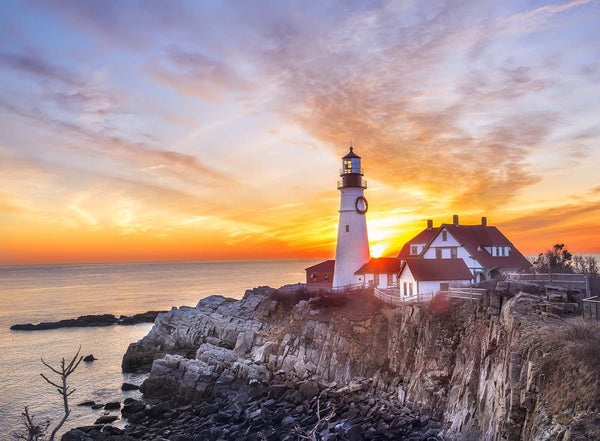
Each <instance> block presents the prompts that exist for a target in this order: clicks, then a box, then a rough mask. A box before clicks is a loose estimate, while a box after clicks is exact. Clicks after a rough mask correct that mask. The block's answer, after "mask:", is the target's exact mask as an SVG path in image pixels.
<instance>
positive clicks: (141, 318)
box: [10, 311, 165, 331]
mask: <svg viewBox="0 0 600 441" xmlns="http://www.w3.org/2000/svg"><path fill="white" fill-rule="evenodd" d="M161 312H165V311H147V312H144V313H141V314H134V315H132V316H129V317H123V316H121V317H119V318H117V317H115V316H114V315H112V314H99V315H82V316H81V317H77V318H76V319H65V320H59V321H56V322H42V323H38V324H37V325H34V324H31V323H25V324H17V325H12V326H11V327H10V329H11V330H13V331H44V330H46V329H59V328H87V327H91V326H112V325H135V324H138V323H152V322H154V320H155V319H156V317H157V316H158V314H160V313H161Z"/></svg>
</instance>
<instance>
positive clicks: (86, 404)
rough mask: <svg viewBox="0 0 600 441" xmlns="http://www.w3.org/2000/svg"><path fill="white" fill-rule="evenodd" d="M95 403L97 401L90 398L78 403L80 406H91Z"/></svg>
mask: <svg viewBox="0 0 600 441" xmlns="http://www.w3.org/2000/svg"><path fill="white" fill-rule="evenodd" d="M94 404H96V402H95V401H91V400H89V401H82V402H81V403H77V405H78V406H88V407H91V406H93V405H94Z"/></svg>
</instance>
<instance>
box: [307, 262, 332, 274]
mask: <svg viewBox="0 0 600 441" xmlns="http://www.w3.org/2000/svg"><path fill="white" fill-rule="evenodd" d="M334 268H335V260H326V261H325V262H321V263H317V264H316V265H313V266H309V267H308V268H304V271H315V272H319V271H333V269H334Z"/></svg>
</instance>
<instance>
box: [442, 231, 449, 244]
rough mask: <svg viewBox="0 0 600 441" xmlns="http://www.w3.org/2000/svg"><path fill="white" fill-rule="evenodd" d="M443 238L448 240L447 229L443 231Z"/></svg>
mask: <svg viewBox="0 0 600 441" xmlns="http://www.w3.org/2000/svg"><path fill="white" fill-rule="evenodd" d="M442 240H443V241H444V242H446V241H447V240H448V232H447V231H446V230H444V231H442Z"/></svg>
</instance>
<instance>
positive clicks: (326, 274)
mask: <svg viewBox="0 0 600 441" xmlns="http://www.w3.org/2000/svg"><path fill="white" fill-rule="evenodd" d="M323 278H324V279H325V281H328V280H329V273H325V275H324V276H323Z"/></svg>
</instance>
